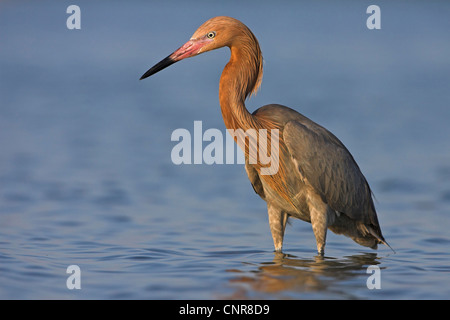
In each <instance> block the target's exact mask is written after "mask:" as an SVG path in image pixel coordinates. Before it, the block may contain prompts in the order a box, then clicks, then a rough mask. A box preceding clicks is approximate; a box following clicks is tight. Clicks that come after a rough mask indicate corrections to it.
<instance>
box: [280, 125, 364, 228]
mask: <svg viewBox="0 0 450 320" xmlns="http://www.w3.org/2000/svg"><path fill="white" fill-rule="evenodd" d="M283 140H284V142H285V144H286V146H287V148H288V151H289V153H290V156H291V158H292V160H293V161H294V162H295V164H296V165H297V167H298V170H299V171H300V174H301V175H302V176H303V177H304V178H306V180H307V183H309V184H310V185H311V186H312V187H313V188H314V189H315V190H316V192H318V193H319V194H320V195H321V196H322V198H323V199H324V201H325V202H326V203H327V204H328V205H329V206H330V207H331V208H332V209H333V210H336V211H338V212H341V213H344V214H346V215H347V216H349V217H350V218H352V219H356V220H359V221H362V222H364V223H365V222H370V220H371V218H370V214H368V209H369V207H370V206H373V202H372V194H371V191H370V188H369V185H368V183H367V181H366V179H365V178H364V176H363V174H362V173H361V171H360V169H359V167H358V165H357V164H356V162H355V160H354V159H353V157H352V155H351V154H350V152H349V151H348V150H347V148H345V146H344V145H343V144H342V142H340V141H339V139H338V138H336V137H335V136H334V135H333V134H332V133H330V132H329V131H328V130H326V129H325V128H323V127H320V126H318V125H312V124H310V123H300V122H299V121H289V122H288V123H287V124H286V125H285V127H284V129H283Z"/></svg>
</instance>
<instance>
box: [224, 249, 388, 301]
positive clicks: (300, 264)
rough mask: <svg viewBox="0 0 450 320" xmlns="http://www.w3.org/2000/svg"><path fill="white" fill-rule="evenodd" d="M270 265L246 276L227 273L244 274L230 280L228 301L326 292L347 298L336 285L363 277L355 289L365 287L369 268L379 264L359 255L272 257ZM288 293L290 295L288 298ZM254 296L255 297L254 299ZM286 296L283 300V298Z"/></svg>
mask: <svg viewBox="0 0 450 320" xmlns="http://www.w3.org/2000/svg"><path fill="white" fill-rule="evenodd" d="M274 255H275V256H274V259H273V261H271V262H264V263H261V264H259V265H258V267H257V269H256V270H251V271H250V273H249V272H245V271H241V270H236V269H233V270H228V271H229V272H236V273H245V274H244V275H237V276H236V277H234V278H232V279H231V280H230V283H231V286H232V287H233V288H235V289H236V291H235V292H234V293H233V294H232V296H230V297H228V298H231V299H253V298H271V296H272V295H273V294H276V297H277V298H280V294H281V295H282V296H283V297H282V298H289V297H301V296H302V293H308V294H309V297H311V293H314V292H322V294H323V292H324V291H330V294H331V295H336V296H341V297H343V296H347V297H348V298H355V297H356V296H355V297H352V296H349V292H348V285H347V290H345V291H346V292H340V290H339V283H340V282H343V281H346V282H350V281H351V280H353V279H356V278H360V277H363V278H364V280H361V279H358V280H357V281H355V283H357V286H358V287H365V279H367V277H368V274H367V273H366V270H367V267H368V266H369V265H377V264H379V263H380V262H379V260H378V259H379V258H377V254H376V253H361V254H358V255H352V256H347V257H344V258H341V259H337V258H332V257H321V256H315V257H313V258H310V259H300V258H297V257H295V256H292V255H286V254H283V253H274ZM289 293H291V295H290V294H289ZM255 294H256V296H255ZM284 295H286V296H284Z"/></svg>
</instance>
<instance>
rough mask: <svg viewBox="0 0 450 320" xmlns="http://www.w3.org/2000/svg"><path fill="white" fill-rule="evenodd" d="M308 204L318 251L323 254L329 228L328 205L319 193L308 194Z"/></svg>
mask: <svg viewBox="0 0 450 320" xmlns="http://www.w3.org/2000/svg"><path fill="white" fill-rule="evenodd" d="M308 206H309V212H310V216H311V225H312V229H313V231H314V236H315V237H316V244H317V252H318V253H319V255H321V256H323V255H324V253H325V242H326V239H327V229H328V223H329V220H330V219H329V218H328V206H327V204H326V203H324V202H323V201H322V199H321V198H320V197H319V196H318V195H311V194H310V195H309V196H308Z"/></svg>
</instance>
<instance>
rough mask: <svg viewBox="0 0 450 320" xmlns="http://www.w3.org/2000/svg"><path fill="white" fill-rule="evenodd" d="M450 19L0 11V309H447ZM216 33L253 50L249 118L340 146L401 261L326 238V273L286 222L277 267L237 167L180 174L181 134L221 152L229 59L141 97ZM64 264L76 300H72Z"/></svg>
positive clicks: (139, 4)
mask: <svg viewBox="0 0 450 320" xmlns="http://www.w3.org/2000/svg"><path fill="white" fill-rule="evenodd" d="M72 4H76V5H78V6H79V7H80V9H81V29H80V30H69V29H68V28H67V26H66V20H67V19H68V18H69V16H70V14H68V13H66V9H67V7H68V6H69V5H72ZM371 4H376V5H378V6H379V7H380V8H381V29H380V30H369V29H368V28H367V26H366V20H367V18H368V17H369V16H370V15H369V14H367V13H366V9H367V7H368V6H369V5H371ZM449 14H450V3H449V2H446V1H426V2H425V1H395V2H393V1H377V2H376V3H372V2H368V1H339V2H336V1H320V2H313V1H276V2H273V1H227V2H226V3H224V2H211V1H133V2H123V1H76V2H74V1H8V0H6V1H1V2H0V298H2V299H55V298H56V299H61V298H62V299H136V298H138V299H218V298H221V299H222V298H239V299H243V298H254V299H258V298H269V299H284V298H291V299H292V298H293V299H301V298H308V299H311V298H312V299H314V298H338V299H348V298H356V299H371V298H376V299H384V298H389V299H404V298H412V299H442V298H448V297H449V294H450V291H449V290H450V289H449V288H450V283H449V277H448V272H449V271H450V263H449V261H450V259H449V250H448V248H449V244H450V240H449V237H448V229H447V228H448V227H449V220H448V213H449V211H450V141H449V138H450V126H449V120H450V93H449V83H450V38H449V31H450V19H449ZM218 15H228V16H232V17H234V18H237V19H239V20H241V21H242V22H244V23H245V24H246V25H247V26H248V27H249V28H250V29H251V30H252V31H253V32H254V34H255V35H256V37H257V38H258V40H259V43H260V46H261V49H262V51H263V55H264V60H265V64H264V78H263V83H262V86H261V90H260V92H259V93H258V94H257V95H256V97H253V98H252V99H250V100H249V101H247V108H248V109H249V110H250V111H254V110H255V109H256V108H258V107H260V106H262V105H265V104H269V103H279V104H284V105H287V106H289V107H291V108H294V109H296V110H297V111H299V112H300V113H302V114H304V115H305V116H307V117H309V118H310V119H312V120H314V121H316V122H317V123H319V124H321V125H323V126H325V127H326V128H328V129H329V130H330V131H332V132H333V133H334V134H335V135H336V136H338V137H339V138H340V140H341V141H343V143H344V144H345V145H346V146H347V148H348V149H349V150H350V151H351V153H352V154H353V156H354V158H355V159H356V161H357V162H358V164H359V166H360V168H361V170H362V171H363V173H364V174H365V176H366V178H367V180H368V181H369V183H370V185H371V187H372V190H373V191H374V194H375V197H376V199H377V201H376V207H377V210H378V212H379V213H378V216H379V219H380V223H381V226H382V230H383V233H384V235H385V237H386V239H387V241H388V242H389V243H390V244H391V246H392V247H394V249H395V250H396V252H397V253H396V254H392V252H391V251H390V250H389V249H388V248H386V247H381V248H380V249H379V250H378V251H372V250H371V249H368V248H364V247H360V246H358V245H357V244H355V243H353V242H352V241H351V240H350V239H348V238H345V237H342V236H336V235H333V234H332V233H331V232H330V233H329V235H328V241H327V250H326V257H325V259H319V258H318V257H315V254H316V252H315V250H316V249H315V240H314V236H313V233H312V230H311V226H310V225H309V224H307V223H304V222H302V221H292V225H291V226H288V229H287V234H286V237H285V246H284V251H285V253H286V254H288V255H287V256H280V255H275V254H274V253H273V244H272V238H271V235H270V231H269V226H268V222H267V213H266V206H265V203H264V202H263V201H262V200H261V199H260V198H259V197H258V196H257V195H256V194H255V193H254V191H253V189H252V187H251V185H250V183H249V181H248V178H247V176H246V174H245V170H244V167H243V166H242V165H238V164H235V165H206V164H202V165H180V166H177V165H174V164H173V163H172V161H171V158H170V154H171V150H172V148H173V146H174V145H175V144H176V142H172V141H171V140H170V137H171V133H172V132H173V130H175V129H177V128H185V129H187V130H189V131H191V132H193V123H194V121H196V120H201V121H202V122H203V130H206V129H208V128H218V129H220V130H221V131H222V132H223V133H224V134H225V127H224V124H223V120H222V117H221V112H220V107H219V102H218V83H219V78H220V74H221V71H222V69H223V67H224V66H225V64H226V63H227V61H228V59H229V50H228V49H227V48H224V49H221V50H217V51H214V52H210V53H208V54H205V55H201V56H200V57H196V58H193V59H188V60H186V61H183V62H180V63H178V64H176V65H174V66H171V67H170V68H168V69H166V70H164V71H163V72H161V73H158V74H157V75H155V76H153V77H151V78H149V79H146V80H144V81H139V80H138V79H139V78H140V76H141V75H142V74H143V73H144V72H145V71H147V70H148V68H149V67H151V66H152V65H154V64H155V63H156V62H158V61H160V60H161V59H162V58H164V57H166V56H167V55H168V54H170V53H171V52H173V51H174V50H175V49H177V48H178V47H179V46H181V45H182V44H184V43H185V42H186V41H187V40H188V39H189V38H190V37H191V35H192V34H193V33H194V31H195V30H196V29H197V27H199V26H200V25H201V24H202V23H203V22H204V21H206V20H207V19H209V18H211V17H214V16H218ZM72 264H76V265H78V266H79V267H80V269H81V274H82V276H81V290H69V289H67V287H66V279H67V277H68V276H69V274H67V273H66V268H67V267H68V266H69V265H72ZM369 265H379V266H380V268H381V270H382V271H381V279H382V288H381V289H380V290H369V289H368V288H367V286H366V280H367V277H368V276H369V275H368V274H366V270H367V267H368V266H369Z"/></svg>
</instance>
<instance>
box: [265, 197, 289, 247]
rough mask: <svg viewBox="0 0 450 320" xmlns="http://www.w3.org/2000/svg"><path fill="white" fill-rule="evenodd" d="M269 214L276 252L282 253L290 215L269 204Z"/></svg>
mask: <svg viewBox="0 0 450 320" xmlns="http://www.w3.org/2000/svg"><path fill="white" fill-rule="evenodd" d="M267 212H268V214H269V225H270V231H271V232H272V238H273V245H274V246H275V251H276V252H281V249H282V247H283V238H284V230H285V229H286V222H287V219H288V215H287V214H286V213H285V212H283V211H281V210H280V209H278V208H275V207H274V206H272V205H271V204H267Z"/></svg>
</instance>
